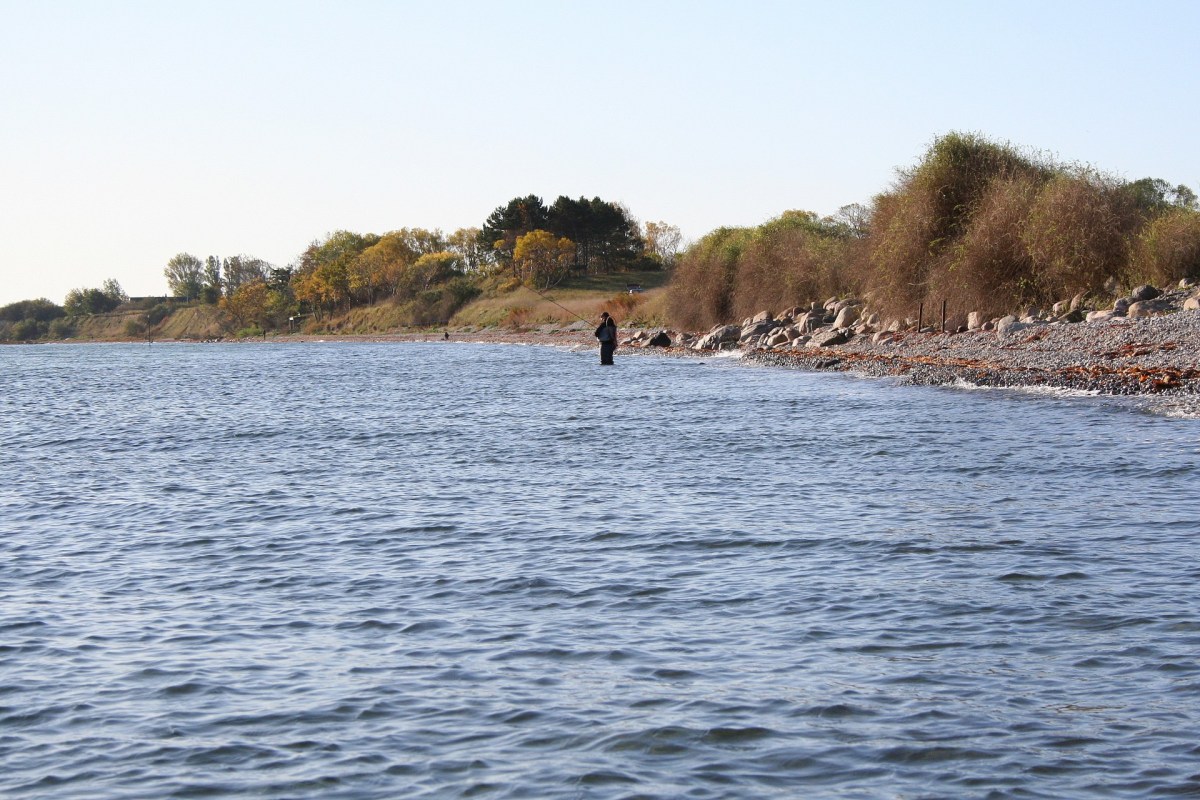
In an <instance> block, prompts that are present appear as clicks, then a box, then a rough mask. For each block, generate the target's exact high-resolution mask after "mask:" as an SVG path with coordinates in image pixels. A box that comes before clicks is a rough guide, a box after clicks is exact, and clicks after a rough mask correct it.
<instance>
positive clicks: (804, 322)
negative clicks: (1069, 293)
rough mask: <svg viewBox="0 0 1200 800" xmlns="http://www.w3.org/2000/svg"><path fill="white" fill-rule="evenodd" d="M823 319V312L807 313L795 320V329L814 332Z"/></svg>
mask: <svg viewBox="0 0 1200 800" xmlns="http://www.w3.org/2000/svg"><path fill="white" fill-rule="evenodd" d="M824 317H825V314H824V312H818V311H808V312H806V313H804V314H801V315H800V316H799V317H798V318H797V319H796V327H797V328H799V329H800V330H801V331H804V332H808V331H812V330H815V329H816V328H818V327H819V326H820V325H821V321H822V320H823V319H824Z"/></svg>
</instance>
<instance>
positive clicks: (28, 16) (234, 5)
mask: <svg viewBox="0 0 1200 800" xmlns="http://www.w3.org/2000/svg"><path fill="white" fill-rule="evenodd" d="M1198 35H1200V2H1194V1H1193V0H1144V1H1143V2H1140V3H1136V4H1135V3H1130V2H1127V0H1126V1H1123V2H1106V1H1105V0H1095V1H1092V2H1055V1H1054V0H1039V2H1004V1H1003V0H993V2H986V3H985V2H962V0H958V1H957V2H918V1H916V0H912V1H910V2H853V1H852V0H850V1H848V2H830V0H823V1H822V2H799V1H795V0H793V1H792V2H765V1H763V2H755V1H754V0H738V1H735V0H729V2H703V1H697V0H685V1H681V2H674V1H673V0H671V1H666V0H664V1H663V2H655V1H654V0H640V1H637V2H626V0H606V2H603V3H583V2H549V1H547V2H494V0H493V2H455V1H454V0H439V2H436V3H433V2H428V0H422V2H367V1H365V0H337V2H333V1H332V0H331V1H330V2H304V1H300V2H295V1H293V0H287V1H286V2H256V0H238V1H237V2H221V1H220V0H217V1H214V0H205V1H204V2H185V1H184V0H179V1H174V0H149V1H147V2H119V1H116V0H114V1H112V2H103V1H102V0H95V1H93V2H79V1H67V0H57V1H56V0H41V1H39V0H0V149H2V152H3V157H2V159H0V304H4V303H9V302H12V301H15V300H21V299H30V298H34V297H43V296H44V297H48V298H49V299H51V300H54V301H55V302H59V303H61V302H62V300H63V298H64V296H65V295H66V293H67V291H69V290H70V289H72V288H77V287H98V286H100V284H101V283H102V282H103V281H104V280H105V279H106V278H116V279H117V280H118V281H119V282H120V283H121V284H122V286H124V288H125V289H126V291H128V292H129V293H130V294H132V295H146V294H160V293H165V291H166V281H165V280H164V278H163V274H162V270H163V267H164V266H165V264H166V262H167V260H168V259H169V258H170V257H171V256H172V255H174V254H175V253H178V252H181V251H186V252H190V253H193V254H195V255H198V256H200V257H202V258H203V257H204V256H207V255H209V254H214V255H218V256H230V255H236V254H239V253H245V254H249V255H253V256H257V257H260V258H264V259H267V260H268V261H271V262H273V263H275V264H278V265H284V264H287V263H289V262H291V261H292V260H294V259H295V258H296V257H297V256H298V255H299V254H300V252H302V251H303V250H304V248H305V247H306V246H307V245H308V244H309V243H310V242H311V241H313V240H314V239H320V238H323V237H324V236H325V235H326V234H328V233H330V232H332V231H335V230H338V229H348V230H353V231H358V232H364V233H365V232H375V233H383V232H386V231H388V230H393V229H396V228H401V227H426V228H441V229H443V230H445V231H447V232H450V231H453V230H455V229H457V228H460V227H467V226H477V225H479V224H480V223H481V222H482V221H483V219H484V218H485V217H486V216H487V215H488V214H489V213H490V212H491V211H492V210H493V209H494V208H495V207H496V206H499V205H502V204H504V203H505V202H507V201H508V200H509V199H510V198H512V197H514V196H517V195H525V194H529V193H535V194H538V195H541V196H542V197H543V198H545V199H546V200H547V201H552V200H553V199H554V198H555V197H557V196H558V195H560V194H565V195H569V196H572V197H578V196H580V195H586V196H588V197H592V196H600V197H602V198H604V199H606V200H615V201H619V202H622V203H624V204H626V205H627V206H628V208H629V209H630V210H631V211H632V212H633V214H634V215H635V216H637V217H638V218H640V219H641V220H643V221H645V220H654V221H657V220H663V221H666V222H670V223H673V224H676V225H678V226H680V228H682V229H683V231H684V234H685V235H686V236H687V237H688V238H698V237H700V236H702V235H704V234H705V233H707V232H708V231H710V230H712V229H713V228H716V227H719V226H722V225H754V224H758V223H760V222H763V221H765V220H767V219H769V218H771V217H774V216H777V215H778V214H780V213H782V212H783V211H785V210H787V209H792V208H801V209H808V210H812V211H816V212H818V213H820V214H829V213H833V212H834V211H836V210H837V209H838V208H839V207H840V206H843V205H846V204H848V203H854V202H861V203H868V202H869V201H870V200H871V198H872V196H873V195H875V194H877V193H878V192H880V191H882V190H884V189H886V188H887V187H888V186H889V185H890V184H891V182H892V181H893V180H894V178H895V171H896V169H897V168H901V167H907V166H911V165H913V164H914V163H916V161H917V160H918V159H919V158H920V156H921V154H922V153H923V152H924V151H925V149H926V147H927V146H928V145H929V143H930V142H931V141H932V140H933V139H934V138H935V137H937V136H940V135H942V134H945V133H947V132H949V131H955V130H957V131H971V132H977V133H981V134H984V135H985V136H987V137H989V138H992V139H995V140H998V141H1007V142H1011V143H1013V144H1016V145H1020V146H1023V147H1030V148H1034V149H1037V150H1041V151H1045V152H1046V153H1048V154H1051V155H1053V156H1056V157H1058V158H1060V159H1062V160H1066V161H1078V162H1084V163H1087V164H1091V165H1093V166H1095V167H1097V168H1099V169H1101V170H1104V171H1107V172H1110V173H1113V174H1115V175H1117V176H1118V177H1123V178H1127V179H1130V180H1133V179H1137V178H1141V177H1147V176H1149V177H1158V178H1163V179H1165V180H1167V181H1170V182H1171V183H1172V184H1176V183H1185V184H1187V185H1189V186H1191V187H1192V188H1193V189H1197V188H1198V187H1200V147H1197V132H1198V131H1200V103H1198V102H1197V98H1200V47H1198V46H1197V36H1198Z"/></svg>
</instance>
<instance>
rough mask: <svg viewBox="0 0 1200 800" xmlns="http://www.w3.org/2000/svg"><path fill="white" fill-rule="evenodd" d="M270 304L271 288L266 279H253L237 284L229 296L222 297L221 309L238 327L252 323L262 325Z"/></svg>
mask: <svg viewBox="0 0 1200 800" xmlns="http://www.w3.org/2000/svg"><path fill="white" fill-rule="evenodd" d="M270 304H271V290H270V289H268V288H267V283H266V281H263V280H254V281H251V282H250V283H245V284H242V285H241V286H239V287H238V288H237V289H236V290H235V291H234V293H233V294H231V295H230V296H229V297H222V298H221V301H220V306H221V309H222V310H224V311H225V312H226V313H227V314H229V316H231V317H233V320H234V322H235V323H236V324H237V327H238V328H245V327H248V326H250V325H252V324H256V325H259V326H262V325H263V324H264V323H265V321H266V318H267V312H268V309H269V307H270Z"/></svg>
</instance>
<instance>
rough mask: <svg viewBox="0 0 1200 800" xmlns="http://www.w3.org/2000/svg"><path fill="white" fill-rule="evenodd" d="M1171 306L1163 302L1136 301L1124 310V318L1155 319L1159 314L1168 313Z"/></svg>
mask: <svg viewBox="0 0 1200 800" xmlns="http://www.w3.org/2000/svg"><path fill="white" fill-rule="evenodd" d="M1170 308H1171V304H1170V303H1168V302H1166V301H1165V300H1138V301H1137V302H1135V303H1132V304H1130V306H1129V308H1127V309H1126V310H1125V316H1127V317H1131V318H1133V319H1136V318H1138V317H1155V316H1158V315H1159V314H1164V313H1166V312H1167V311H1169V310H1170Z"/></svg>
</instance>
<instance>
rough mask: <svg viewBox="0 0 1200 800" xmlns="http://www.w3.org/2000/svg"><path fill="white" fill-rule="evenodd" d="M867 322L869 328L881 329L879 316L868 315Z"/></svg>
mask: <svg viewBox="0 0 1200 800" xmlns="http://www.w3.org/2000/svg"><path fill="white" fill-rule="evenodd" d="M865 321H866V324H867V327H869V328H878V327H879V315H878V314H874V313H872V314H868V315H867V319H866V320H865Z"/></svg>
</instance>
